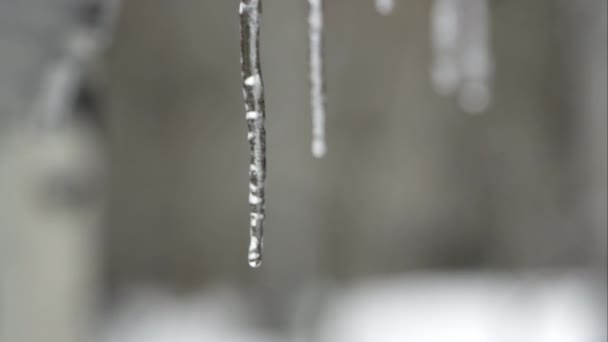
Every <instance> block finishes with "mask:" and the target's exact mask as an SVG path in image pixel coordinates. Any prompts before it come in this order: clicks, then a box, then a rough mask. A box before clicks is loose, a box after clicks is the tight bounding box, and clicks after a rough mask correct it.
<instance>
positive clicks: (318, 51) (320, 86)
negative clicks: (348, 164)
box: [308, 0, 327, 158]
mask: <svg viewBox="0 0 608 342" xmlns="http://www.w3.org/2000/svg"><path fill="white" fill-rule="evenodd" d="M308 5H309V12H308V13H309V14H308V27H309V29H308V34H309V45H310V47H309V52H310V57H309V58H310V84H311V89H310V98H311V109H312V154H313V156H315V157H317V158H321V157H323V156H324V155H325V153H326V152H327V144H326V142H325V82H324V77H323V0H308Z"/></svg>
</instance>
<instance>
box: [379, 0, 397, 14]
mask: <svg viewBox="0 0 608 342" xmlns="http://www.w3.org/2000/svg"><path fill="white" fill-rule="evenodd" d="M375 5H376V11H378V13H380V14H382V15H390V14H391V13H393V10H394V9H395V0H375Z"/></svg>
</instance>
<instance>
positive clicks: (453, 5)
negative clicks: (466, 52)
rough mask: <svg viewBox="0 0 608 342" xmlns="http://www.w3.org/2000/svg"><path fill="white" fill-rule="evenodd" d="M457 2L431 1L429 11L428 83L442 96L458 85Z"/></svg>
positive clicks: (453, 90) (458, 21)
mask: <svg viewBox="0 0 608 342" xmlns="http://www.w3.org/2000/svg"><path fill="white" fill-rule="evenodd" d="M460 1H461V0H435V2H434V4H433V8H432V9H431V25H432V28H431V45H432V48H433V59H434V60H433V63H432V66H431V81H432V84H433V88H434V89H435V91H436V92H437V93H438V94H440V95H442V96H447V95H451V94H453V93H454V92H455V91H456V89H457V88H458V85H459V84H460V66H459V63H458V44H459V37H460V32H459V30H460V26H461V21H462V18H461V17H460V11H459V9H460V8H459V7H460V6H459V2H460Z"/></svg>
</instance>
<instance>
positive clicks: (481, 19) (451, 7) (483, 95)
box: [431, 0, 492, 113]
mask: <svg viewBox="0 0 608 342" xmlns="http://www.w3.org/2000/svg"><path fill="white" fill-rule="evenodd" d="M431 23H432V28H431V45H432V48H433V63H432V66H431V81H432V84H433V88H434V89H435V91H436V92H437V93H438V94H440V95H442V96H448V95H452V94H454V93H455V92H457V91H458V102H459V104H460V106H461V108H462V109H463V110H464V111H466V112H468V113H480V112H483V111H484V110H485V109H486V108H487V107H488V105H489V104H490V101H491V99H490V97H491V94H490V81H491V76H492V57H491V52H490V42H489V36H490V25H489V11H488V3H487V0H435V2H434V5H433V8H432V10H431Z"/></svg>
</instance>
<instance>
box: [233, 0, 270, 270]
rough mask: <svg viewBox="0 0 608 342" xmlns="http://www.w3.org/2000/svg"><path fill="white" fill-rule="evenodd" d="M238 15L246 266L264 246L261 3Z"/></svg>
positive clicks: (252, 1) (247, 0)
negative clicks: (246, 153) (245, 147)
mask: <svg viewBox="0 0 608 342" xmlns="http://www.w3.org/2000/svg"><path fill="white" fill-rule="evenodd" d="M239 14H240V16H241V73H242V76H243V97H244V99H245V111H246V114H245V118H246V120H247V139H248V141H249V147H250V165H249V207H250V225H249V234H250V241H249V254H248V259H249V265H250V266H251V267H259V266H260V265H261V263H262V248H263V245H264V241H263V238H264V214H265V212H264V205H265V197H264V187H265V182H266V131H265V128H264V120H265V118H266V110H265V105H264V86H263V82H262V73H261V70H260V52H259V44H260V38H259V37H260V19H261V14H262V3H261V0H242V1H241V3H240V7H239Z"/></svg>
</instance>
